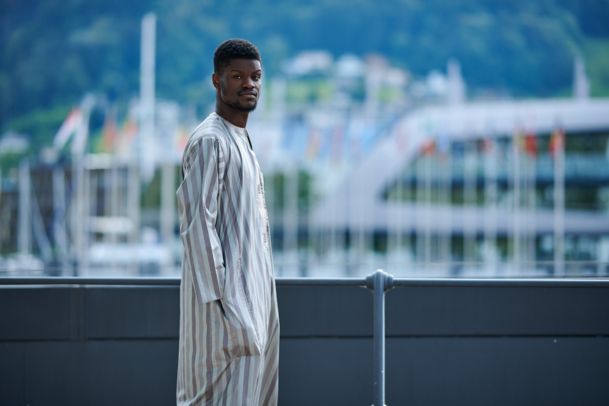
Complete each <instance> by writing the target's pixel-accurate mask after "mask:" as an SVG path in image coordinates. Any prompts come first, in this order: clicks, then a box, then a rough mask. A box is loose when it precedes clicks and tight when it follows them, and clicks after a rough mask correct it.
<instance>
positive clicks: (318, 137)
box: [306, 127, 323, 161]
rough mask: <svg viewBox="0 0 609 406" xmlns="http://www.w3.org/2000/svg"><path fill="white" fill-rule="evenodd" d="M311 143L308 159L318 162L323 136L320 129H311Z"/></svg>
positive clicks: (307, 154)
mask: <svg viewBox="0 0 609 406" xmlns="http://www.w3.org/2000/svg"><path fill="white" fill-rule="evenodd" d="M308 138H309V142H308V143H307V151H306V157H307V159H309V160H312V161H314V160H316V159H317V154H318V153H319V147H320V145H321V142H322V139H323V134H322V132H321V130H320V129H319V128H316V127H311V128H310V129H309V137H308Z"/></svg>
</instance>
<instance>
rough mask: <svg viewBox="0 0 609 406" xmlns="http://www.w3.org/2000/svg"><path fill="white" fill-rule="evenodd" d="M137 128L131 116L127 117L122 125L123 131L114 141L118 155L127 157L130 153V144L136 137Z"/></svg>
mask: <svg viewBox="0 0 609 406" xmlns="http://www.w3.org/2000/svg"><path fill="white" fill-rule="evenodd" d="M138 131H139V128H138V126H137V121H135V120H133V119H132V118H129V119H127V121H125V124H124V125H123V131H121V133H120V134H119V135H118V137H117V138H118V140H117V142H116V151H117V153H118V154H119V155H121V156H123V157H127V156H129V155H130V153H131V145H132V144H133V141H134V140H135V138H136V137H137V134H138Z"/></svg>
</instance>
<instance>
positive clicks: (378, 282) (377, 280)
mask: <svg viewBox="0 0 609 406" xmlns="http://www.w3.org/2000/svg"><path fill="white" fill-rule="evenodd" d="M366 287H367V288H368V289H370V290H372V295H373V299H372V300H373V309H372V311H373V322H372V323H373V327H374V331H373V341H374V350H373V351H374V359H373V362H374V405H373V406H385V292H386V291H388V290H389V289H391V288H393V276H391V275H389V274H388V273H386V272H383V271H382V270H380V269H379V270H377V271H376V272H375V273H373V274H370V275H368V277H367V278H366Z"/></svg>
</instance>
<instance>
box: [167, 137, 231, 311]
mask: <svg viewBox="0 0 609 406" xmlns="http://www.w3.org/2000/svg"><path fill="white" fill-rule="evenodd" d="M184 153H185V154H186V156H185V159H184V165H183V168H182V170H183V174H184V179H183V181H182V184H181V185H180V187H179V188H178V191H177V193H176V194H177V197H178V211H179V213H180V236H181V238H182V243H183V245H184V254H185V255H184V260H185V261H186V264H185V265H186V266H188V268H189V271H190V272H192V277H193V281H194V285H195V286H194V288H195V292H196V296H197V301H198V302H199V304H203V303H206V302H210V301H212V300H218V299H220V298H222V296H223V294H224V279H225V268H224V261H223V256H222V246H221V244H220V239H219V237H218V233H217V231H216V226H215V225H216V218H217V215H218V199H219V193H220V189H221V187H220V185H221V180H222V177H223V172H224V164H225V161H224V154H223V153H222V150H221V148H220V145H219V142H218V140H217V139H216V138H213V137H203V138H200V139H199V140H198V141H196V142H195V143H193V144H192V145H191V146H190V148H189V149H188V150H187V151H185V152H184ZM183 266H184V265H183Z"/></svg>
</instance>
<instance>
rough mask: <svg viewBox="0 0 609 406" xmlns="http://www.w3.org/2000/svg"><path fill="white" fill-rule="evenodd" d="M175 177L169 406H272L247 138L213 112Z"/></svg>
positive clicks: (273, 371) (274, 317) (270, 319)
mask: <svg viewBox="0 0 609 406" xmlns="http://www.w3.org/2000/svg"><path fill="white" fill-rule="evenodd" d="M182 174H183V181H182V183H181V185H180V187H179V188H178V191H177V198H178V210H179V215H180V235H181V238H182V243H183V246H184V251H183V256H182V284H181V287H180V348H179V360H178V382H177V404H178V405H210V406H211V405H213V406H215V405H230V406H233V405H248V406H251V405H254V406H256V405H261V406H262V405H265V406H266V405H276V404H277V382H278V364H279V315H278V312H277V300H276V296H275V279H274V271H273V259H272V254H271V248H270V247H271V244H270V235H269V227H268V216H267V213H266V207H264V204H265V203H264V183H263V182H264V180H263V176H262V172H261V171H260V168H259V166H258V163H257V160H256V155H255V154H254V152H253V151H252V149H251V147H250V144H249V142H248V140H247V135H246V133H245V132H243V133H241V131H240V129H238V128H237V127H234V126H232V125H231V124H230V123H228V122H227V121H225V120H224V119H222V118H221V117H219V116H218V115H217V114H215V113H212V114H211V115H210V116H209V117H208V118H207V119H206V120H205V121H204V122H203V123H201V125H199V127H197V129H196V130H195V131H194V133H193V134H192V135H191V137H190V139H189V141H188V144H187V145H186V149H185V152H184V157H183V159H182Z"/></svg>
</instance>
